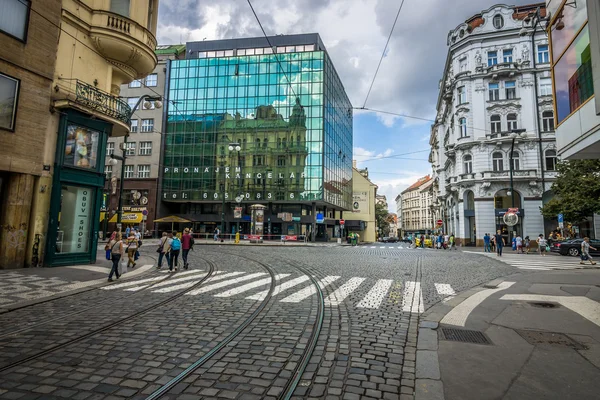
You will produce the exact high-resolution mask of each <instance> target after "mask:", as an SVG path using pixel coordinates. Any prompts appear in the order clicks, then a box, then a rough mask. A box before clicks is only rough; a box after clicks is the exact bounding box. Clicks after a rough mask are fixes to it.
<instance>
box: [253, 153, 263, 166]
mask: <svg viewBox="0 0 600 400" xmlns="http://www.w3.org/2000/svg"><path fill="white" fill-rule="evenodd" d="M252 165H253V166H255V167H258V166H261V165H263V156H252Z"/></svg>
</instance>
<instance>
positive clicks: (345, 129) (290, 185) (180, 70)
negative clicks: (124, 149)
mask: <svg viewBox="0 0 600 400" xmlns="http://www.w3.org/2000/svg"><path fill="white" fill-rule="evenodd" d="M269 42H270V44H271V45H272V47H271V46H270V45H269ZM186 49H187V55H186V58H187V59H186V60H173V61H171V62H170V65H169V69H168V79H167V82H168V87H167V89H166V92H167V93H168V101H167V102H166V107H167V108H166V132H167V135H166V136H164V140H163V146H164V148H163V160H162V161H161V165H162V177H161V178H162V182H161V185H162V197H161V200H162V204H161V209H160V215H161V216H166V215H171V214H175V215H178V216H182V217H184V218H186V219H188V220H190V221H193V222H194V224H193V226H194V228H195V231H196V232H212V231H214V229H215V228H216V227H217V226H220V225H221V213H222V212H224V216H225V227H224V228H223V233H234V232H235V230H236V227H237V225H238V223H239V224H240V230H241V232H242V233H249V232H250V229H251V226H250V209H249V206H250V205H253V204H264V205H266V206H267V209H266V210H265V228H266V233H267V234H271V235H301V234H310V235H311V237H312V239H313V240H329V239H331V238H334V237H338V236H340V235H341V234H342V231H341V230H340V227H339V219H340V218H343V212H344V211H346V210H350V209H351V204H352V105H351V104H350V101H349V100H348V96H347V95H346V92H345V90H344V87H343V85H342V82H341V80H340V78H339V76H338V75H337V72H336V71H335V68H334V66H333V63H332V61H331V58H330V57H329V55H328V54H327V51H326V49H325V46H324V45H323V43H322V41H321V39H320V37H319V35H318V34H302V35H289V36H274V37H269V40H268V41H267V39H266V38H264V37H261V38H247V39H232V40H219V41H203V42H189V43H187V44H186ZM230 143H239V146H240V148H241V149H240V150H239V151H236V150H235V149H234V150H233V151H232V150H230V149H229V147H230V146H229V144H230ZM223 201H224V202H225V208H224V209H223V206H222V204H223ZM236 207H238V208H239V207H241V208H242V212H241V218H234V209H235V208H236ZM321 215H322V217H323V218H321ZM238 216H239V214H238ZM317 216H319V218H318V221H317ZM284 219H285V220H284ZM290 219H291V220H290Z"/></svg>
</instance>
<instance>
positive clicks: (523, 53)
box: [521, 47, 529, 61]
mask: <svg viewBox="0 0 600 400" xmlns="http://www.w3.org/2000/svg"><path fill="white" fill-rule="evenodd" d="M521 58H522V59H523V61H529V48H528V47H523V50H522V51H521Z"/></svg>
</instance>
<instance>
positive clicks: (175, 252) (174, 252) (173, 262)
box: [169, 232, 181, 272]
mask: <svg viewBox="0 0 600 400" xmlns="http://www.w3.org/2000/svg"><path fill="white" fill-rule="evenodd" d="M172 235H173V239H172V241H171V257H170V260H169V261H170V263H169V272H172V271H173V266H175V271H177V263H178V260H177V259H178V258H179V252H180V251H181V240H180V239H179V238H178V237H177V232H173V233H172Z"/></svg>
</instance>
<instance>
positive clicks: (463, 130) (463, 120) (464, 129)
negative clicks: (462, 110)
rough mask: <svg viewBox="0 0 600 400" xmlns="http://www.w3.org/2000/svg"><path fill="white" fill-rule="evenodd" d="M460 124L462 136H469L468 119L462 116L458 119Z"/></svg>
mask: <svg viewBox="0 0 600 400" xmlns="http://www.w3.org/2000/svg"><path fill="white" fill-rule="evenodd" d="M458 125H459V128H460V137H467V136H468V135H467V119H466V118H461V119H459V120H458Z"/></svg>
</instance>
